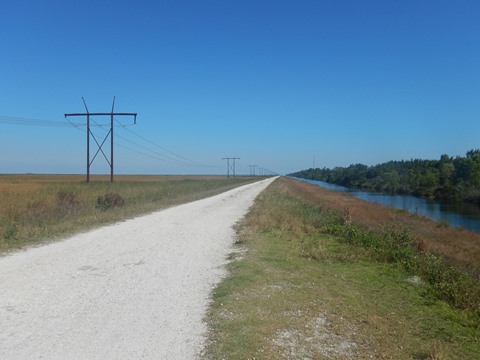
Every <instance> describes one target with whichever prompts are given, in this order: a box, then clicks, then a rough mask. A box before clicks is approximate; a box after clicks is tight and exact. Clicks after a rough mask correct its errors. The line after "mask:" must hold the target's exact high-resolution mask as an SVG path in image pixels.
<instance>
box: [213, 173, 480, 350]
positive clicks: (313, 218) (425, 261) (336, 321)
mask: <svg viewBox="0 0 480 360" xmlns="http://www.w3.org/2000/svg"><path fill="white" fill-rule="evenodd" d="M238 232H239V240H238V247H239V248H238V250H239V251H238V252H236V253H235V254H233V255H232V258H233V261H232V262H231V264H230V265H229V270H230V273H231V275H230V276H229V277H228V278H227V279H226V280H225V281H224V282H223V283H222V284H221V285H220V286H219V287H218V288H217V289H215V292H214V295H213V297H214V302H213V304H212V307H211V310H210V314H209V323H210V340H211V341H210V343H209V345H208V346H207V349H206V354H204V355H205V357H206V358H211V359H279V358H288V359H343V358H359V359H371V358H375V359H478V358H480V285H479V281H478V280H479V278H478V272H476V271H478V268H477V266H478V262H479V257H478V252H477V251H478V247H479V246H480V237H479V236H478V235H476V234H471V233H469V232H466V231H462V230H454V229H450V228H447V227H445V226H444V225H441V224H437V223H434V222H432V221H429V220H427V219H423V218H419V217H417V216H412V215H410V214H408V213H405V212H402V211H398V210H394V209H386V208H382V207H380V206H378V205H375V204H368V203H365V202H363V201H361V200H358V199H354V198H352V197H349V196H348V195H346V194H340V193H335V192H330V191H328V190H324V189H321V188H318V187H314V186H312V185H308V184H304V183H301V182H298V181H295V180H292V179H288V178H281V179H279V180H278V181H276V182H274V183H273V184H272V185H271V186H270V187H269V188H268V189H267V190H266V191H265V192H264V193H262V195H261V196H260V197H259V198H258V199H257V201H256V204H255V206H254V207H253V208H252V209H251V211H250V213H249V214H248V215H247V217H246V218H245V219H244V220H243V221H242V222H241V223H240V224H239V225H238ZM449 236H455V237H456V238H455V239H456V242H458V243H460V244H461V246H460V249H459V250H452V249H453V248H454V246H453V245H452V244H450V242H451V239H449ZM464 239H467V240H468V241H470V250H471V253H473V255H472V254H471V255H470V257H468V258H467V259H461V256H460V255H459V254H458V252H460V253H462V252H464V251H466V249H465V247H468V241H467V242H466V243H465V241H464ZM438 241H442V242H446V243H447V245H446V244H436V245H435V244H434V243H435V242H438ZM432 243H433V244H432ZM434 245H435V246H434ZM427 249H428V250H429V251H426V250H427ZM445 249H447V250H449V252H446V253H445V254H444V255H445V256H440V254H439V250H445ZM432 250H434V251H435V252H436V253H437V255H433V254H432V252H430V251H432ZM475 254H476V255H475ZM475 256H477V257H475ZM445 259H447V260H445ZM460 260H462V261H460ZM459 262H460V265H459ZM453 264H456V265H453ZM466 270H468V271H466Z"/></svg>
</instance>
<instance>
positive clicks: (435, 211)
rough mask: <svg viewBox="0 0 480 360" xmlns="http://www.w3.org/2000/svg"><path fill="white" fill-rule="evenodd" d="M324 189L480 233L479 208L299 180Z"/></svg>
mask: <svg viewBox="0 0 480 360" xmlns="http://www.w3.org/2000/svg"><path fill="white" fill-rule="evenodd" d="M296 179H298V180H302V181H305V182H308V183H310V184H314V185H318V186H321V187H323V188H326V189H330V190H336V191H342V192H348V193H350V194H352V195H353V196H354V197H356V198H359V199H363V200H366V201H369V202H372V203H377V204H381V205H385V206H389V207H393V208H396V209H402V210H406V211H408V212H410V213H412V214H417V215H421V216H426V217H429V218H430V219H433V220H435V221H443V222H446V223H448V224H449V225H450V226H453V227H462V228H465V229H468V230H471V231H475V232H478V233H480V208H479V207H478V206H475V205H471V204H462V205H449V204H441V203H439V202H436V201H431V200H426V199H422V198H417V197H415V196H410V195H388V194H383V193H376V192H366V191H362V190H359V189H354V188H348V187H345V186H339V185H334V184H329V183H326V182H324V181H317V180H307V179H300V178H296Z"/></svg>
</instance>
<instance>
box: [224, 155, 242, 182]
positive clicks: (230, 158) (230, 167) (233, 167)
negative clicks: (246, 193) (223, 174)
mask: <svg viewBox="0 0 480 360" xmlns="http://www.w3.org/2000/svg"><path fill="white" fill-rule="evenodd" d="M222 160H227V177H230V170H233V177H235V160H240V158H237V157H224V158H222ZM230 160H233V163H232V166H230Z"/></svg>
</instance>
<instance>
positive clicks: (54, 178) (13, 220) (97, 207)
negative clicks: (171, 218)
mask: <svg viewBox="0 0 480 360" xmlns="http://www.w3.org/2000/svg"><path fill="white" fill-rule="evenodd" d="M108 180H109V178H108V177H106V176H105V177H102V176H97V177H92V182H90V183H86V182H85V181H84V177H83V176H76V175H0V252H2V251H7V250H11V249H16V248H20V247H22V246H25V245H29V244H35V243H38V242H42V241H45V240H51V239H53V238H56V237H59V236H65V235H67V234H71V233H75V232H78V231H83V230H87V229H90V228H93V227H95V226H98V225H100V224H105V223H111V222H114V221H119V220H122V219H125V218H128V217H132V216H136V215H140V214H145V213H148V212H152V211H155V210H159V209H163V208H166V207H169V206H173V205H176V204H180V203H185V202H189V201H192V200H196V199H200V198H204V197H207V196H211V195H214V194H218V193H221V192H223V191H226V190H229V189H232V188H234V187H237V186H239V185H243V184H246V183H248V182H252V181H255V180H259V178H247V177H236V178H230V179H227V178H225V177H220V176H218V177H207V176H203V177H202V176H183V177H182V176H117V177H116V181H115V182H114V183H110V182H109V181H108Z"/></svg>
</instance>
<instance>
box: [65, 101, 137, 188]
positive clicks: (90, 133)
mask: <svg viewBox="0 0 480 360" xmlns="http://www.w3.org/2000/svg"><path fill="white" fill-rule="evenodd" d="M82 100H83V105H84V106H85V110H86V111H87V112H86V113H73V114H65V118H67V117H69V116H86V117H87V182H90V166H91V165H92V164H93V161H94V160H95V158H96V157H97V155H98V153H99V152H101V153H102V154H103V157H104V158H105V160H107V163H108V165H109V166H110V181H111V182H113V117H114V116H133V124H134V125H135V124H136V123H137V113H115V112H113V109H114V107H115V96H114V97H113V104H112V111H111V112H109V113H100V112H97V113H91V112H89V111H88V108H87V104H86V103H85V99H84V98H83V97H82ZM92 116H110V131H109V132H108V134H107V135H106V136H105V138H104V139H103V141H102V143H101V144H100V143H99V142H98V141H97V138H96V137H95V135H94V134H93V132H92V130H91V129H90V118H91V117H92ZM109 136H110V160H109V159H108V157H107V156H106V155H105V153H104V152H103V149H102V147H103V145H104V144H105V141H106V140H107V138H108V137H109ZM90 137H92V138H93V140H94V141H95V142H96V144H97V146H98V150H97V152H96V153H95V155H94V156H93V159H92V160H90Z"/></svg>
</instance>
